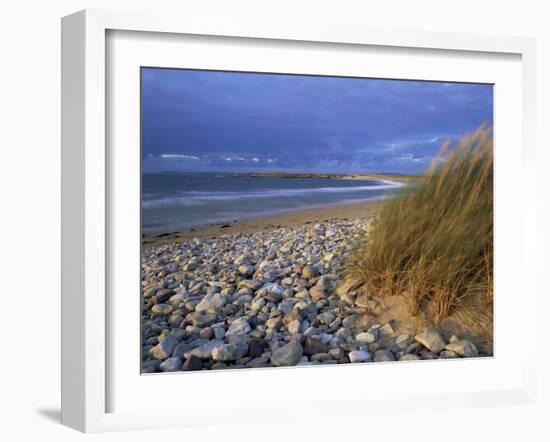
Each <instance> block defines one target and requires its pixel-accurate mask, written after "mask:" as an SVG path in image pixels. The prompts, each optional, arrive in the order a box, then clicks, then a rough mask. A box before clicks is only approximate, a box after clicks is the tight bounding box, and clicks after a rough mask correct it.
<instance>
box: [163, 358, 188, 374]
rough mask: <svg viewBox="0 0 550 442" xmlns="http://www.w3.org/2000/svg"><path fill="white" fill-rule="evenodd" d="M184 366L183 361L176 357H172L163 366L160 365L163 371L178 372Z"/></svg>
mask: <svg viewBox="0 0 550 442" xmlns="http://www.w3.org/2000/svg"><path fill="white" fill-rule="evenodd" d="M182 364H183V361H182V360H181V359H180V358H178V357H177V356H176V357H171V358H168V359H166V360H165V361H164V362H163V363H162V364H160V370H161V371H166V372H167V371H178V370H179V369H180V368H181V366H182Z"/></svg>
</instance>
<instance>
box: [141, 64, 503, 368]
mask: <svg viewBox="0 0 550 442" xmlns="http://www.w3.org/2000/svg"><path fill="white" fill-rule="evenodd" d="M493 86H494V85H493V84H488V83H487V84H482V83H461V82H450V81H449V82H447V81H427V80H411V79H389V78H387V79H385V78H384V79H383V78H367V77H344V76H328V75H308V74H296V73H288V74H286V73H269V72H237V71H218V70H199V69H179V68H178V69H176V68H164V67H162V68H161V67H141V72H140V88H141V90H140V106H141V108H140V126H141V134H140V135H141V146H136V149H139V148H141V201H140V203H141V237H140V238H139V239H138V238H136V241H140V246H141V262H140V264H139V265H140V278H141V290H140V293H139V294H138V293H136V294H135V296H140V326H141V343H140V346H141V361H140V371H141V373H142V374H151V373H167V372H189V371H198V370H228V369H253V368H268V367H294V366H298V367H303V366H324V365H332V364H350V363H351V364H359V363H361V364H371V363H375V364H376V363H383V362H394V363H399V362H404V361H426V360H432V362H430V363H434V364H444V363H445V362H444V361H441V360H442V359H455V358H481V357H492V356H493V299H494V293H493V273H494V272H493ZM136 236H137V235H136ZM136 265H137V263H136ZM136 313H137V312H136ZM435 360H437V361H435ZM422 363H424V362H422ZM464 363H471V362H467V361H465V362H464Z"/></svg>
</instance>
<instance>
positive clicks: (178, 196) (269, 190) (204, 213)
mask: <svg viewBox="0 0 550 442" xmlns="http://www.w3.org/2000/svg"><path fill="white" fill-rule="evenodd" d="M401 186H402V184H401V183H396V182H391V181H387V180H379V181H378V180H339V179H322V178H319V179H315V178H266V177H250V176H233V175H226V174H221V173H195V174H191V173H155V174H144V175H143V176H142V202H141V213H142V215H141V216H142V233H149V234H158V233H167V232H175V231H179V230H188V229H191V228H200V227H206V226H209V225H213V224H226V223H230V222H234V221H241V220H244V219H252V218H264V217H269V216H271V215H277V214H282V213H288V212H292V211H299V210H308V209H318V208H324V207H329V206H337V205H345V204H356V203H363V202H368V201H375V200H379V199H382V198H384V197H385V196H387V195H390V194H392V193H394V192H395V191H396V190H397V189H398V188H400V187H401Z"/></svg>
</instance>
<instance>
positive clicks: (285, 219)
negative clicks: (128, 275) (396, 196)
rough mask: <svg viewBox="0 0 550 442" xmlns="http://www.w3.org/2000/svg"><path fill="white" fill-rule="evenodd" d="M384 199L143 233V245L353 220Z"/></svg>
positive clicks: (374, 210) (368, 213)
mask: <svg viewBox="0 0 550 442" xmlns="http://www.w3.org/2000/svg"><path fill="white" fill-rule="evenodd" d="M380 205H381V201H375V202H370V203H363V204H353V205H342V206H336V207H327V208H324V209H316V210H304V211H296V212H289V213H285V214H282V215H276V216H271V217H268V218H258V219H250V220H246V221H240V222H235V223H229V224H217V225H212V226H208V227H205V228H202V229H189V230H184V231H180V232H170V233H162V234H157V235H149V234H144V235H142V247H143V249H144V250H147V249H149V248H151V247H155V246H161V245H167V244H174V243H182V242H186V241H189V240H191V239H193V238H203V239H213V238H216V237H218V236H220V235H227V234H231V235H232V234H237V233H243V234H248V233H255V232H261V231H266V230H271V229H275V228H281V227H297V226H302V225H303V226H306V225H309V224H314V223H317V222H320V223H322V222H328V221H333V222H338V221H353V220H357V219H363V218H369V217H372V216H373V215H375V214H376V213H377V211H378V210H379V208H380Z"/></svg>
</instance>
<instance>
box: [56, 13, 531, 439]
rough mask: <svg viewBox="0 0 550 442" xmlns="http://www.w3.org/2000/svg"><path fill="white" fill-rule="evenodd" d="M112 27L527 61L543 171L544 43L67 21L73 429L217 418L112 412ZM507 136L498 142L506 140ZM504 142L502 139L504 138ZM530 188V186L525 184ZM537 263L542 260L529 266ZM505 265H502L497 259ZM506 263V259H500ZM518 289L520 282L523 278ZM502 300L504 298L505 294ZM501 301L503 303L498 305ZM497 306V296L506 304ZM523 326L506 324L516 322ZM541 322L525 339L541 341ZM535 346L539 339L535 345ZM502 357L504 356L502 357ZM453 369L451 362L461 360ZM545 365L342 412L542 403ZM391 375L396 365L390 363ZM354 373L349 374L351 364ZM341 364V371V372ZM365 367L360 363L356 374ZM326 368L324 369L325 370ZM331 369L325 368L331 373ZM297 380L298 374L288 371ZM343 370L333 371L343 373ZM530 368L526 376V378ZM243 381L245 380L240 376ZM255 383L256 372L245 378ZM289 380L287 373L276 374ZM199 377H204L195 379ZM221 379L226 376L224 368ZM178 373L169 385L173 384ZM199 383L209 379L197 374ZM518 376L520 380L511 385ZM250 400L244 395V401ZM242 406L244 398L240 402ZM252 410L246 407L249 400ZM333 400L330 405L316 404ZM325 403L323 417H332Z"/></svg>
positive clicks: (66, 385)
mask: <svg viewBox="0 0 550 442" xmlns="http://www.w3.org/2000/svg"><path fill="white" fill-rule="evenodd" d="M110 31H124V32H127V31H138V32H154V33H162V34H164V35H168V34H172V35H174V34H179V35H182V36H185V35H195V36H197V35H198V36H219V37H239V38H251V39H269V40H273V41H286V42H287V43H291V44H292V42H296V43H299V42H310V43H338V44H340V45H368V46H377V47H379V48H395V47H398V48H403V49H414V48H425V49H435V50H441V51H468V52H471V53H476V54H478V55H479V56H483V54H489V53H497V54H514V55H516V56H519V57H521V76H522V79H521V82H522V84H521V89H522V90H521V107H522V109H521V148H519V147H518V152H517V155H518V156H519V157H520V158H521V161H522V167H523V170H522V173H523V176H524V182H526V183H528V182H529V181H530V180H532V179H533V178H532V175H530V171H531V170H533V168H534V164H533V163H534V143H535V132H534V131H535V128H534V121H535V119H534V108H535V67H534V63H535V43H534V40H533V39H527V38H518V37H493V36H479V35H465V34H451V33H429V32H417V31H388V30H376V29H362V28H349V27H345V26H315V25H311V24H307V26H306V25H304V26H302V27H299V28H298V27H292V26H287V25H284V24H278V25H273V24H272V25H271V26H268V25H266V24H265V23H247V22H245V21H244V20H243V21H242V22H235V21H232V22H231V23H217V22H210V21H203V20H196V19H195V18H193V17H183V18H181V17H177V18H176V17H167V16H154V15H151V14H143V13H126V12H111V11H99V10H91V11H90V10H87V11H82V12H78V13H76V14H73V15H70V16H67V17H65V18H63V21H62V55H63V59H62V123H63V127H62V423H63V424H65V425H67V426H70V427H72V428H75V429H78V430H80V431H85V432H98V431H110V430H123V429H139V428H158V427H168V426H185V425H197V424H204V425H207V424H208V423H209V421H208V419H209V417H208V416H201V415H200V413H198V414H195V415H191V414H189V413H187V414H186V415H184V414H183V412H182V411H176V412H173V413H156V412H145V411H143V410H142V411H130V412H128V411H122V412H118V411H117V412H113V411H110V410H109V408H110V407H109V404H108V396H109V391H110V389H112V388H113V385H111V383H110V377H109V376H108V367H109V364H110V359H109V358H111V356H112V355H110V354H109V349H110V347H109V342H108V339H107V338H108V328H109V327H110V323H111V322H110V321H111V320H112V318H111V312H110V311H109V306H110V304H109V302H108V293H107V287H108V269H107V264H108V262H107V254H108V245H109V242H110V241H112V240H113V238H111V237H110V236H109V235H110V234H112V232H113V231H112V230H110V229H108V228H107V219H108V217H109V210H110V209H109V207H110V206H109V204H110V201H111V199H110V196H109V186H108V179H109V176H108V173H107V170H108V166H109V165H108V161H109V155H108V152H107V148H108V146H107V138H108V137H107V132H106V120H107V117H108V112H109V110H108V108H107V102H108V100H107V98H106V97H107V92H108V90H107V83H106V75H105V73H106V67H107V63H108V60H107V56H108V55H109V53H108V51H107V44H106V35H107V33H108V32H110ZM497 140H498V138H497ZM497 142H498V141H497ZM526 186H528V184H527V185H526ZM521 207H522V210H521V211H520V212H521V214H520V215H519V216H520V217H521V222H522V225H521V233H520V239H521V259H522V274H521V300H520V301H519V303H520V305H521V308H522V309H523V310H524V312H525V313H526V314H532V316H533V317H534V316H535V313H534V312H535V311H536V308H535V305H536V299H535V296H536V287H535V285H534V284H535V282H534V281H535V277H534V272H535V267H536V266H535V265H534V263H533V260H534V256H535V255H536V254H535V253H534V249H535V246H536V241H535V237H534V234H535V228H534V223H535V213H534V210H535V209H534V207H535V194H534V193H533V192H531V190H529V191H527V190H526V189H524V190H522V191H521ZM527 256H530V257H531V258H530V259H531V260H530V261H529V264H527ZM496 261H497V263H498V258H497V260H496ZM497 265H498V264H497ZM518 283H519V280H518ZM497 297H498V295H497ZM497 299H498V298H497ZM497 302H498V300H497ZM513 325H514V324H509V325H507V326H508V327H513ZM534 327H535V325H534V323H530V324H529V325H528V326H527V325H526V326H525V328H524V329H523V330H524V331H523V333H527V334H533V335H534ZM525 342H527V344H526V349H528V346H529V345H532V344H529V342H534V340H532V339H531V340H530V339H526V340H525ZM497 357H498V355H497ZM451 363H452V362H451ZM535 364H536V363H535V362H534V361H533V360H531V358H527V360H525V361H522V367H521V375H518V378H517V379H513V380H511V381H510V384H509V385H506V386H505V388H499V389H496V388H493V389H490V390H485V391H484V390H481V389H478V390H474V391H467V390H464V391H463V392H461V393H453V394H451V393H442V394H435V393H433V392H432V393H430V394H426V395H418V394H417V395H409V396H407V395H403V394H400V393H399V392H397V391H391V390H390V391H388V395H387V396H383V397H378V399H377V401H376V405H375V406H374V405H373V404H370V403H369V401H358V399H357V398H356V397H354V398H350V397H348V398H342V407H341V412H342V413H348V414H350V413H353V414H359V413H360V414H365V413H369V412H371V411H373V410H374V409H375V408H376V410H377V411H378V412H380V411H381V410H382V411H384V410H387V411H391V410H393V411H398V410H405V409H407V408H413V407H414V408H415V409H437V408H453V407H468V406H488V405H498V404H512V403H513V404H520V403H532V402H533V401H534V397H535V371H536V370H535V369H536V367H535ZM386 367H387V368H388V369H389V367H390V366H386ZM327 368H328V367H327ZM342 368H343V367H342ZM342 368H340V367H338V370H341V369H342ZM357 368H358V367H350V368H349V369H348V373H349V374H350V375H353V373H355V375H356V374H357ZM315 370H317V369H315ZM322 370H325V368H323V369H322ZM279 373H284V376H285V377H286V378H287V379H288V378H289V377H291V376H293V374H292V371H289V370H283V371H279ZM333 373H334V370H327V371H326V375H328V376H334V374H333ZM518 373H519V372H518ZM233 375H235V374H233ZM243 375H244V376H246V375H247V373H246V371H244V372H242V373H239V374H237V376H243ZM271 375H272V376H278V375H277V371H271ZM193 376H195V374H193ZM215 376H216V377H217V379H218V381H217V382H218V383H219V382H220V379H221V378H220V376H225V374H221V373H216V374H215ZM170 378H172V379H174V378H173V377H166V376H164V379H168V380H166V381H164V382H165V384H166V382H170V380H169V379H170ZM195 379H196V381H199V378H198V377H197V378H195ZM512 381H513V382H512ZM234 400H235V401H237V402H238V401H239V398H234ZM240 400H241V401H243V399H240ZM243 403H244V402H243ZM321 403H322V402H321V401H320V400H319V401H318V404H317V405H320V404H321ZM322 410H323V408H322V407H318V408H317V409H316V410H315V412H317V413H322V412H323V411H322ZM291 415H292V414H291V413H287V412H286V410H284V409H281V410H280V411H279V412H278V413H277V412H275V411H274V410H273V409H270V408H269V407H265V408H263V409H262V408H260V407H258V409H257V410H255V411H254V413H249V414H248V416H247V417H246V418H245V420H250V421H254V420H258V421H260V420H265V419H284V418H285V417H290V416H291Z"/></svg>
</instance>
